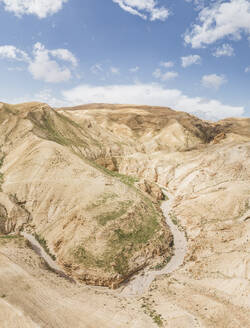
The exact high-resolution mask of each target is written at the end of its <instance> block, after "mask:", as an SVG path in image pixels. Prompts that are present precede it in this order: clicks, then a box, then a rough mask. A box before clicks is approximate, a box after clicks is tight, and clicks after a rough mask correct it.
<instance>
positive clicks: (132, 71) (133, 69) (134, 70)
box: [129, 66, 140, 73]
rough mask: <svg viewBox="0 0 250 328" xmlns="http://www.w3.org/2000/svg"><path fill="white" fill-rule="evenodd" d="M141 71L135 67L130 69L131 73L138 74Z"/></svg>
mask: <svg viewBox="0 0 250 328" xmlns="http://www.w3.org/2000/svg"><path fill="white" fill-rule="evenodd" d="M139 69H140V67H139V66H135V67H132V68H130V69H129V71H130V72H131V73H136V72H138V71H139Z"/></svg>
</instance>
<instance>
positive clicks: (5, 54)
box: [0, 45, 29, 61]
mask: <svg viewBox="0 0 250 328" xmlns="http://www.w3.org/2000/svg"><path fill="white" fill-rule="evenodd" d="M0 58H1V59H5V58H6V59H13V60H18V61H29V56H28V55H27V53H26V52H25V51H22V50H20V49H17V48H16V47H14V46H11V45H6V46H0Z"/></svg>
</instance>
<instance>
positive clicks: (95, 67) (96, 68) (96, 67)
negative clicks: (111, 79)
mask: <svg viewBox="0 0 250 328" xmlns="http://www.w3.org/2000/svg"><path fill="white" fill-rule="evenodd" d="M90 71H91V73H93V74H99V73H100V72H102V71H103V68H102V65H101V64H95V65H93V66H91V67H90Z"/></svg>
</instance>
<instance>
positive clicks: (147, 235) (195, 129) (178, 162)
mask: <svg viewBox="0 0 250 328" xmlns="http://www.w3.org/2000/svg"><path fill="white" fill-rule="evenodd" d="M0 151H1V153H0V158H2V160H1V162H0V165H1V169H0V172H1V173H0V185H1V191H0V234H1V235H0V247H1V248H0V296H1V295H2V297H0V320H2V321H3V322H4V324H5V323H6V324H5V326H4V327H8V328H9V327H157V326H162V327H170V328H176V327H184V328H186V327H190V328H191V327H192V328H193V327H219V328H220V327H221V328H222V327H227V328H235V327H249V326H250V318H249V315H248V313H249V310H250V309H249V307H250V299H249V294H250V293H249V292H250V285H249V275H250V258H249V224H250V119H247V118H246V119H244V118H242V119H235V118H229V119H225V120H222V121H219V122H216V123H214V122H209V121H203V120H201V119H198V118H196V117H194V116H192V115H189V114H187V113H184V112H179V111H174V110H172V109H170V108H163V107H148V106H134V105H108V104H91V105H84V106H78V107H72V108H59V109H51V108H50V107H49V106H48V105H46V104H40V103H29V104H20V105H15V106H14V105H7V104H1V103H0ZM159 186H161V187H164V188H166V190H167V193H168V194H169V195H171V199H172V202H171V209H170V214H169V215H170V217H171V218H172V220H173V222H174V223H175V224H176V225H177V227H178V229H180V230H183V231H184V232H185V235H186V238H187V252H186V255H185V259H184V263H183V264H182V265H181V266H180V267H179V268H177V269H175V270H174V271H173V272H170V273H168V274H163V275H161V276H159V277H157V278H156V280H155V281H154V282H153V283H152V284H151V286H150V288H149V289H148V290H146V291H143V294H140V293H138V294H136V293H135V294H134V295H133V294H131V295H129V294H127V295H126V294H124V293H123V291H124V290H125V289H126V288H128V290H129V284H131V283H132V282H131V279H133V275H135V274H136V272H137V271H141V270H144V271H143V273H142V274H141V281H143V275H147V272H149V271H150V270H152V268H154V269H155V268H162V267H163V266H164V265H166V263H167V262H168V261H169V260H170V258H171V256H172V255H173V254H174V253H175V251H176V249H174V247H173V243H174V238H175V236H173V235H172V233H171V231H170V229H169V227H168V225H167V224H166V222H165V218H164V216H163V214H162V212H161V210H160V202H161V201H162V200H163V199H164V196H163V193H162V191H161V189H160V188H159ZM22 231H24V232H26V233H28V234H30V235H34V236H35V237H36V239H37V240H38V241H39V243H40V244H41V245H42V246H43V248H44V249H45V250H46V251H47V252H48V254H49V255H50V256H51V257H52V258H54V259H55V261H56V263H57V265H58V266H59V267H60V270H62V272H64V274H65V275H66V276H67V277H68V278H73V279H74V280H75V282H76V283H75V284H74V283H72V282H70V281H67V280H66V279H65V278H63V277H59V276H57V275H55V273H52V272H50V271H48V268H46V265H45V264H44V262H43V260H42V259H41V258H39V257H38V256H37V255H36V254H35V252H34V251H33V250H32V249H30V248H29V247H28V246H27V245H29V244H28V243H27V242H25V240H24V239H23V237H21V236H20V232H22ZM129 277H130V280H128V281H127V282H126V285H124V284H123V283H122V282H124V281H125V280H126V279H127V278H129ZM137 280H138V281H139V282H140V276H139V278H138V279H137ZM137 280H135V281H136V282H137ZM85 283H87V284H91V285H95V286H108V287H113V288H114V287H115V288H116V287H119V286H120V287H119V288H118V289H117V290H114V291H110V290H108V289H103V288H96V287H87V286H86V285H85ZM134 285H135V288H136V286H137V285H136V284H134ZM124 287H125V289H124ZM35 291H36V292H35ZM138 291H139V288H138ZM124 295H126V296H124ZM62 299H63V300H64V302H62Z"/></svg>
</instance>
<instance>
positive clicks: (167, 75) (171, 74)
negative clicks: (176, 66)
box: [153, 68, 178, 81]
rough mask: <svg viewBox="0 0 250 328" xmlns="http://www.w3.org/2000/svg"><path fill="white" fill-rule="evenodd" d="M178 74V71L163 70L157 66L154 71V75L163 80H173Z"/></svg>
mask: <svg viewBox="0 0 250 328" xmlns="http://www.w3.org/2000/svg"><path fill="white" fill-rule="evenodd" d="M177 76H178V73H177V72H172V71H169V72H162V70H161V69H160V68H157V69H156V70H155V71H154V72H153V77H155V78H156V79H159V80H161V81H167V80H172V79H175V78H176V77H177Z"/></svg>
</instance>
